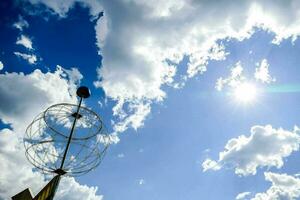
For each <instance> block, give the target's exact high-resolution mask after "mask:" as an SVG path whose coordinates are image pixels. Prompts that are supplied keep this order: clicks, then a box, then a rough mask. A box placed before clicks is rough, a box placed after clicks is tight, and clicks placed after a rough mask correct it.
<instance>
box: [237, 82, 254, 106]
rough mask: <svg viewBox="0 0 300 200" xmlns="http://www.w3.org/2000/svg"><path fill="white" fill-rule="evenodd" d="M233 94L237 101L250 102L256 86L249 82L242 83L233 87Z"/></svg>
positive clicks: (252, 99)
mask: <svg viewBox="0 0 300 200" xmlns="http://www.w3.org/2000/svg"><path fill="white" fill-rule="evenodd" d="M233 95H234V97H235V99H236V100H238V101H239V102H242V103H250V102H252V101H254V100H255V98H256V95H257V88H256V87H255V85H253V84H251V83H242V84H240V85H238V86H237V87H235V89H234V92H233Z"/></svg>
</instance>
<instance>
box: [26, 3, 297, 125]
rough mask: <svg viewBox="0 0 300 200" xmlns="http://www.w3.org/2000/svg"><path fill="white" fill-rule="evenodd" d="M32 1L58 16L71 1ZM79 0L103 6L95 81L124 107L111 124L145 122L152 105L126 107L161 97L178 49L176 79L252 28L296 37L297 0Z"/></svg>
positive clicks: (200, 69) (200, 68)
mask: <svg viewBox="0 0 300 200" xmlns="http://www.w3.org/2000/svg"><path fill="white" fill-rule="evenodd" d="M31 2H32V3H35V4H36V3H44V4H45V5H47V6H48V7H49V8H51V9H52V10H53V11H55V12H57V13H58V14H59V15H61V16H63V15H65V14H66V12H67V11H68V10H69V9H70V8H71V7H72V6H73V5H74V2H75V0H69V1H64V2H63V3H61V1H58V0H51V1H50V0H31ZM81 2H84V3H83V4H84V5H87V6H88V7H90V8H93V9H92V13H94V14H95V12H96V11H98V12H99V11H102V10H103V11H104V17H102V18H100V19H99V21H98V22H97V25H96V27H95V29H96V36H97V45H98V46H99V49H100V51H99V53H100V54H101V55H102V56H103V62H102V66H101V68H100V69H99V70H98V77H99V80H98V81H95V85H96V86H97V87H102V88H103V89H104V91H105V94H106V95H107V97H109V98H111V99H113V100H115V101H116V106H117V107H119V108H120V107H121V108H122V111H123V112H120V113H116V116H117V119H115V120H114V124H115V125H116V127H115V129H116V131H118V130H121V131H124V130H126V129H127V128H128V127H132V126H133V125H137V124H139V125H143V123H141V122H143V121H144V119H145V117H146V116H147V115H148V114H149V113H150V112H148V110H150V109H146V110H145V113H144V114H142V115H141V113H140V112H139V113H138V115H139V117H138V118H135V117H133V118H131V116H134V115H136V114H137V113H136V112H134V111H133V110H132V109H131V110H130V107H132V104H134V105H139V106H141V107H145V106H146V107H150V106H151V104H152V103H154V102H161V101H163V100H164V98H166V93H165V92H164V91H163V89H162V86H163V85H170V82H174V81H173V77H174V75H175V73H176V71H177V70H176V64H178V63H179V62H180V61H181V60H182V58H183V57H184V56H188V57H189V62H188V69H187V71H186V74H185V75H184V76H183V77H184V78H183V80H182V81H186V80H187V79H189V78H192V77H194V76H196V75H197V74H202V73H204V72H205V71H206V70H207V68H206V67H207V64H208V62H209V61H210V60H222V59H225V58H226V55H227V53H226V52H225V47H224V45H222V40H230V39H238V40H240V41H242V40H243V39H245V38H249V37H250V36H251V35H252V34H253V32H254V27H260V28H262V29H264V30H266V31H270V32H274V33H275V39H274V41H273V42H274V43H279V42H280V41H281V40H282V39H286V38H289V37H292V38H293V39H295V38H296V37H297V36H298V35H299V33H300V21H299V20H298V19H299V17H300V13H299V12H298V8H299V5H300V2H299V1H297V0H290V1H282V2H276V3H274V1H272V0H266V1H259V2H257V1H256V2H254V1H251V0H246V1H240V2H239V3H236V2H228V1H225V0H221V1H183V0H174V1H173V0H172V1H171V0H168V1H162V2H160V1H137V0H120V1H101V3H99V2H98V1H81ZM207 11H209V12H207ZM166 60H168V61H171V62H172V63H174V66H173V65H169V64H167V63H166ZM170 72H172V73H170ZM166 80H168V81H166ZM172 85H173V86H174V87H177V86H178V85H184V84H181V83H180V84H179V83H173V84H172ZM120 102H122V104H121V103H120ZM119 110H120V109H119ZM136 110H141V109H136ZM124 116H125V117H124ZM142 116H143V117H144V118H143V119H141V117H142ZM128 118H130V119H128ZM132 119H138V120H139V121H140V122H139V123H135V122H133V121H132ZM129 121H132V122H129ZM120 123H121V124H122V126H120ZM120 127H121V128H120Z"/></svg>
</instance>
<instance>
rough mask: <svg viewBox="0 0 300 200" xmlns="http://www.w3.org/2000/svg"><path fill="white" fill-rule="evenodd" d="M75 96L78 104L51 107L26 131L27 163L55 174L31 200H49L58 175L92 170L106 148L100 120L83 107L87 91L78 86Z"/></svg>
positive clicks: (73, 174) (57, 180)
mask: <svg viewBox="0 0 300 200" xmlns="http://www.w3.org/2000/svg"><path fill="white" fill-rule="evenodd" d="M77 96H78V97H79V103H78V105H74V104H68V103H61V104H56V105H53V106H50V107H49V108H47V109H46V110H45V111H44V112H42V113H41V114H39V115H38V116H37V117H36V118H35V119H34V120H33V122H32V123H31V124H30V125H29V126H28V128H27V130H26V134H25V137H24V146H25V150H26V153H25V154H26V157H27V159H28V160H29V162H30V163H31V164H33V165H34V166H35V167H36V168H37V169H39V170H41V171H42V172H43V173H46V174H49V173H54V174H57V175H56V176H55V177H54V178H53V179H52V180H51V181H50V182H49V183H48V184H47V186H46V187H45V188H44V189H42V190H41V192H40V193H39V194H38V195H37V196H36V197H35V198H34V199H47V200H52V199H53V197H54V194H55V191H56V188H57V187H58V184H59V180H60V177H61V176H63V175H68V176H79V175H82V174H85V173H87V172H89V171H91V170H93V169H95V168H96V167H97V166H98V165H99V164H100V163H101V160H102V159H103V156H104V155H105V152H106V150H107V148H108V144H106V143H103V142H102V141H103V138H105V137H106V136H107V135H106V132H105V129H104V124H103V121H102V120H101V118H100V117H99V116H98V115H97V114H96V113H95V112H93V111H92V110H90V109H88V108H86V107H83V106H82V101H83V99H85V98H88V97H89V96H90V91H89V89H88V88H87V87H84V86H82V87H79V88H78V89H77ZM44 191H46V192H47V194H45V192H44ZM43 196H45V198H44V197H43Z"/></svg>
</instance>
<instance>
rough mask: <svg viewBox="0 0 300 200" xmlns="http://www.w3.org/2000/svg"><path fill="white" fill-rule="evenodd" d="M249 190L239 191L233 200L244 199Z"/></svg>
mask: <svg viewBox="0 0 300 200" xmlns="http://www.w3.org/2000/svg"><path fill="white" fill-rule="evenodd" d="M250 194H251V192H242V193H239V194H238V195H237V196H236V197H235V200H244V199H245V198H246V197H247V196H249V195H250Z"/></svg>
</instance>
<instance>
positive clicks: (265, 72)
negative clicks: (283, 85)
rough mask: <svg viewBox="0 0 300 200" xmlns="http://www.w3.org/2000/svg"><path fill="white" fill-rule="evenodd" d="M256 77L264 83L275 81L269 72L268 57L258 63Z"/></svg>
mask: <svg viewBox="0 0 300 200" xmlns="http://www.w3.org/2000/svg"><path fill="white" fill-rule="evenodd" d="M254 77H255V79H256V80H258V81H261V82H263V83H271V82H274V81H275V78H272V77H271V75H270V73H269V63H268V61H267V59H263V60H262V61H261V63H257V68H255V73H254Z"/></svg>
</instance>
